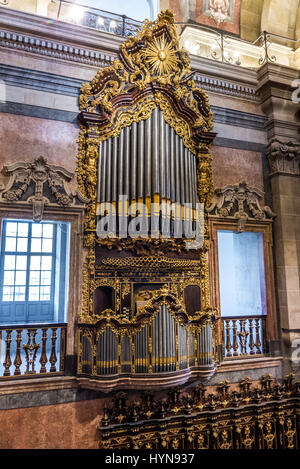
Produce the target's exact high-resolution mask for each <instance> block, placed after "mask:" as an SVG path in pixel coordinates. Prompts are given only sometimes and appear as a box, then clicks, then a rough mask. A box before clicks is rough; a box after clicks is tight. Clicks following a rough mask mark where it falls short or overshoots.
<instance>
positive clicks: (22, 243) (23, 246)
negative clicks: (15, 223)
mask: <svg viewBox="0 0 300 469" xmlns="http://www.w3.org/2000/svg"><path fill="white" fill-rule="evenodd" d="M17 251H18V252H26V251H27V238H18V243H17Z"/></svg>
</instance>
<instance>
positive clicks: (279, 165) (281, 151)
mask: <svg viewBox="0 0 300 469" xmlns="http://www.w3.org/2000/svg"><path fill="white" fill-rule="evenodd" d="M268 158H269V163H270V170H271V173H277V172H280V173H286V174H295V175H300V143H297V142H282V141H280V140H278V139H277V138H274V139H273V140H272V141H271V142H270V143H269V145H268Z"/></svg>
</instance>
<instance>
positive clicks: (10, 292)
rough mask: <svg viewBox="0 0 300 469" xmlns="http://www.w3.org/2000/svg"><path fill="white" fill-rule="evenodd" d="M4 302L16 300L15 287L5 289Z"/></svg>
mask: <svg viewBox="0 0 300 469" xmlns="http://www.w3.org/2000/svg"><path fill="white" fill-rule="evenodd" d="M2 299H3V301H13V300H14V287H3V298H2Z"/></svg>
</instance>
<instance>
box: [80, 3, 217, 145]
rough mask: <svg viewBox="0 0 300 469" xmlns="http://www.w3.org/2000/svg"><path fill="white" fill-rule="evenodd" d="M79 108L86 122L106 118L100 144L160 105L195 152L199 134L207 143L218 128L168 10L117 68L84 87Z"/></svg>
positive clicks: (135, 40) (126, 50)
mask: <svg viewBox="0 0 300 469" xmlns="http://www.w3.org/2000/svg"><path fill="white" fill-rule="evenodd" d="M79 105H80V110H81V111H82V118H83V120H84V113H85V112H89V113H90V112H93V113H99V114H100V115H101V118H100V119H99V121H98V122H99V137H100V140H101V141H103V140H106V139H107V138H109V137H113V136H117V135H118V134H119V133H120V131H121V129H122V128H123V127H126V126H129V125H131V123H132V122H134V121H135V122H138V121H140V120H141V119H145V118H147V117H149V115H150V114H151V112H152V111H153V109H154V108H155V107H156V106H159V107H160V108H161V110H162V111H163V113H164V118H165V120H166V122H167V123H168V124H170V125H171V126H172V127H173V128H174V129H175V131H176V133H177V134H178V135H179V136H180V137H182V138H183V141H184V144H185V146H186V147H187V148H188V149H189V150H190V151H192V152H193V153H196V152H197V150H198V144H199V143H200V142H199V137H200V134H202V138H203V137H204V134H205V133H207V132H208V133H209V132H211V131H212V129H213V123H212V118H213V114H212V112H211V110H210V106H209V101H208V97H207V95H206V93H205V92H204V91H203V90H201V89H198V88H196V84H195V82H194V80H193V79H192V73H191V67H190V60H189V56H188V53H187V51H185V50H184V49H182V48H180V46H179V39H178V35H177V31H176V28H175V25H174V15H173V13H172V12H170V11H168V10H167V11H164V12H161V13H160V14H159V15H158V18H157V20H156V21H154V22H150V21H148V20H145V22H144V24H143V27H142V29H141V31H137V35H136V36H134V37H131V38H129V39H128V40H126V41H125V42H124V43H123V44H122V45H121V46H120V51H119V57H118V59H116V60H115V61H114V62H113V64H112V66H111V67H106V68H104V69H101V70H99V72H98V73H97V74H96V76H95V78H94V79H93V80H92V82H91V83H85V84H83V85H82V88H81V94H80V99H79ZM174 111H175V112H174ZM197 136H198V138H197ZM200 140H201V139H200ZM202 143H204V142H202ZM205 143H208V142H207V141H206V142H205Z"/></svg>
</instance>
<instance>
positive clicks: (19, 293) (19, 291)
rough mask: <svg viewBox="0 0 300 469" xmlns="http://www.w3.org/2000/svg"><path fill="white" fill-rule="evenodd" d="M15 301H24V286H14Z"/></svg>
mask: <svg viewBox="0 0 300 469" xmlns="http://www.w3.org/2000/svg"><path fill="white" fill-rule="evenodd" d="M15 301H25V287H15Z"/></svg>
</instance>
